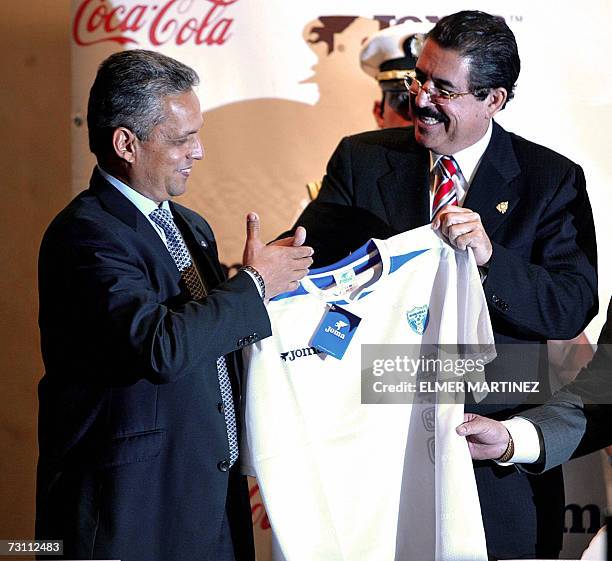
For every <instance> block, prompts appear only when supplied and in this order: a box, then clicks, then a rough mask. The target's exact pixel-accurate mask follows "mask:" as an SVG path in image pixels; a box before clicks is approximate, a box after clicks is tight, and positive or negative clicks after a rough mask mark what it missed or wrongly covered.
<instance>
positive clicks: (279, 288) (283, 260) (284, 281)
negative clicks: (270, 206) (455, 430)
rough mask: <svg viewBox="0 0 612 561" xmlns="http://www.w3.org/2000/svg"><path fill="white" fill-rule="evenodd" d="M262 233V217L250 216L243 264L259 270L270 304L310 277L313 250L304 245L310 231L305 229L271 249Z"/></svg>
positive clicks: (271, 246) (279, 241)
mask: <svg viewBox="0 0 612 561" xmlns="http://www.w3.org/2000/svg"><path fill="white" fill-rule="evenodd" d="M259 230H260V226H259V216H257V214H255V213H254V212H250V213H249V214H248V215H247V236H246V244H245V246H244V253H243V255H242V262H243V264H244V265H250V266H251V267H253V268H254V269H256V270H257V271H258V272H259V274H260V275H261V276H262V277H263V280H264V283H265V285H266V300H267V299H268V298H273V297H274V296H276V295H277V294H281V293H282V292H287V291H289V290H295V289H296V288H297V286H298V281H299V280H300V279H301V278H303V277H304V276H306V275H307V274H308V267H310V265H312V254H313V250H312V248H311V247H307V246H304V245H303V244H304V241H305V240H306V230H305V229H304V228H302V227H301V226H300V227H298V228H297V229H296V231H295V234H294V235H293V236H292V237H289V238H283V239H282V240H277V241H275V242H273V243H271V244H269V245H266V244H264V243H263V242H262V241H261V240H260V239H259Z"/></svg>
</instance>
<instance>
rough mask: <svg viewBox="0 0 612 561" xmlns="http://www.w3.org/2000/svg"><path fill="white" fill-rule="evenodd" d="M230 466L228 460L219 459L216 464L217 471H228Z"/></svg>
mask: <svg viewBox="0 0 612 561" xmlns="http://www.w3.org/2000/svg"><path fill="white" fill-rule="evenodd" d="M229 468H230V463H229V460H221V461H220V462H219V463H218V464H217V469H218V470H219V471H223V472H225V471H229Z"/></svg>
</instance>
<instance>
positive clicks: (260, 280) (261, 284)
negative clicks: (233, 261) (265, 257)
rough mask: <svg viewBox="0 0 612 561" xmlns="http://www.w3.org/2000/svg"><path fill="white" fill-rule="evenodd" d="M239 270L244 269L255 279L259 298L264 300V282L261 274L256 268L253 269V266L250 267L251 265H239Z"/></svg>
mask: <svg viewBox="0 0 612 561" xmlns="http://www.w3.org/2000/svg"><path fill="white" fill-rule="evenodd" d="M240 271H244V272H245V273H247V274H248V275H249V276H250V277H251V278H252V279H253V280H254V281H255V284H256V286H257V290H259V295H260V296H261V299H262V300H265V298H266V283H265V281H264V278H263V277H262V276H261V273H260V272H259V271H258V270H257V269H255V267H251V265H243V266H242V267H240Z"/></svg>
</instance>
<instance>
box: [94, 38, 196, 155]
mask: <svg viewBox="0 0 612 561" xmlns="http://www.w3.org/2000/svg"><path fill="white" fill-rule="evenodd" d="M198 83H199V78H198V75H197V73H196V72H195V70H193V69H192V68H190V67H189V66H187V65H185V64H183V63H181V62H179V61H178V60H175V59H173V58H170V57H168V56H165V55H162V54H161V53H157V52H154V51H146V50H142V49H133V50H128V51H121V52H118V53H114V54H112V55H111V56H109V57H108V58H107V59H106V60H104V61H103V62H102V63H101V64H100V66H99V68H98V73H97V74H96V79H95V80H94V83H93V85H92V86H91V90H90V91H89V102H88V105H87V127H88V129H89V149H90V150H91V151H92V152H93V153H94V154H95V155H96V157H98V158H100V156H103V155H104V154H105V153H107V152H108V151H109V150H110V147H111V142H110V141H111V138H112V134H113V131H114V130H115V129H116V128H117V127H125V128H127V129H129V130H131V131H132V132H133V133H134V134H135V135H136V137H137V138H138V139H139V140H147V139H148V138H149V136H150V134H151V131H152V130H153V128H154V127H155V126H156V125H158V124H159V123H161V122H162V121H163V120H164V116H165V115H164V110H163V104H162V99H163V98H164V97H165V96H167V95H173V94H179V93H183V92H187V91H189V90H191V89H192V88H193V87H194V86H197V85H198Z"/></svg>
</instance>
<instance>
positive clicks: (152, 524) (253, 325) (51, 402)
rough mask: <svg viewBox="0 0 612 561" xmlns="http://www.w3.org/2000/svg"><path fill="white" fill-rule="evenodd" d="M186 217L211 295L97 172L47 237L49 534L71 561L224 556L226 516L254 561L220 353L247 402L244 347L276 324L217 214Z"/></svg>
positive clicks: (181, 223) (44, 408)
mask: <svg viewBox="0 0 612 561" xmlns="http://www.w3.org/2000/svg"><path fill="white" fill-rule="evenodd" d="M171 209H172V213H173V215H174V217H175V221H176V223H177V225H178V227H179V229H180V230H181V231H182V233H183V236H184V238H185V240H186V243H187V244H188V246H189V248H190V251H191V253H192V255H193V257H194V261H195V263H196V265H197V266H198V268H199V270H200V272H201V273H202V276H203V278H204V281H205V283H206V284H207V286H208V290H209V294H208V296H207V297H205V298H203V299H201V300H199V301H193V300H191V299H190V298H189V296H188V293H187V291H186V289H185V287H184V286H182V283H181V282H180V274H179V271H178V269H177V267H176V265H175V264H174V261H173V260H172V257H171V256H170V254H169V252H168V250H167V249H166V247H165V245H164V243H163V242H162V240H161V239H160V237H159V236H158V234H157V233H156V232H155V230H154V228H153V227H152V226H151V225H150V223H149V222H148V221H147V219H146V218H145V217H144V216H143V215H142V213H141V212H140V211H139V210H138V209H137V208H136V207H135V206H134V205H133V204H132V203H131V202H129V200H128V199H127V198H125V197H124V196H123V195H122V194H121V193H119V191H117V190H116V189H115V188H114V187H113V186H111V185H109V184H108V183H107V182H106V181H105V180H104V179H103V178H102V177H101V176H100V174H99V173H98V172H97V171H94V174H93V177H92V180H91V184H90V187H89V189H88V190H86V191H84V192H83V193H81V194H80V195H78V196H77V197H76V198H75V199H74V200H73V201H72V202H71V203H70V204H69V205H68V206H67V208H66V209H64V210H63V211H62V212H61V213H60V214H59V215H58V216H57V218H56V219H55V220H54V221H53V222H52V224H51V225H50V226H49V228H48V230H47V232H46V234H45V236H44V239H43V242H42V246H41V250H40V260H39V276H40V278H39V284H40V286H39V289H40V318H39V323H40V331H41V343H42V352H43V359H44V363H45V375H44V377H43V379H42V380H41V382H40V386H39V399H40V412H39V446H40V458H39V464H38V484H37V520H36V535H37V538H48V539H63V540H64V546H65V555H66V558H69V559H73V558H78V559H121V560H122V561H144V560H146V561H155V560H158V561H196V560H197V561H199V560H205V559H215V552H214V551H215V544H216V543H217V542H218V540H219V535H220V532H221V524H222V520H223V517H224V513H225V511H226V508H227V512H228V514H229V517H230V521H231V522H232V531H234V532H236V533H237V535H238V536H239V538H238V551H237V554H238V555H237V557H238V559H252V558H253V556H254V554H253V542H252V533H251V525H250V509H249V505H248V497H247V489H246V481H245V480H244V479H243V478H242V477H240V476H239V475H237V474H235V473H234V470H233V469H232V470H231V472H230V471H229V470H228V463H226V460H227V459H228V458H229V448H228V441H227V434H226V427H225V421H224V416H223V412H222V406H221V405H222V400H221V395H220V390H219V382H218V379H217V369H216V360H217V357H219V356H222V355H228V364H229V366H230V370H231V372H232V376H233V386H234V391H235V395H236V396H237V395H239V391H238V387H237V386H238V379H237V377H236V376H235V374H236V372H237V367H238V364H237V363H236V356H235V354H236V353H235V351H237V350H238V349H240V348H241V347H242V346H244V345H246V344H248V343H249V342H252V341H255V340H258V339H260V338H262V337H267V336H269V335H270V324H269V321H268V316H267V313H266V311H265V307H264V305H263V303H262V300H261V298H260V296H259V294H258V291H257V288H256V287H255V285H254V283H253V281H252V279H251V278H250V277H249V276H248V275H247V274H245V273H244V272H242V273H239V274H238V275H236V276H235V277H234V278H232V279H231V280H229V281H228V280H225V279H224V278H223V273H222V271H221V268H220V265H219V262H218V258H217V251H216V245H215V240H214V237H213V233H212V231H211V229H210V227H209V225H208V224H207V223H206V221H205V220H204V219H202V217H200V216H199V215H197V214H196V213H194V212H192V211H190V210H188V209H186V208H184V207H182V206H180V205H178V204H173V203H171ZM237 410H238V408H237ZM226 503H227V507H226Z"/></svg>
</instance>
